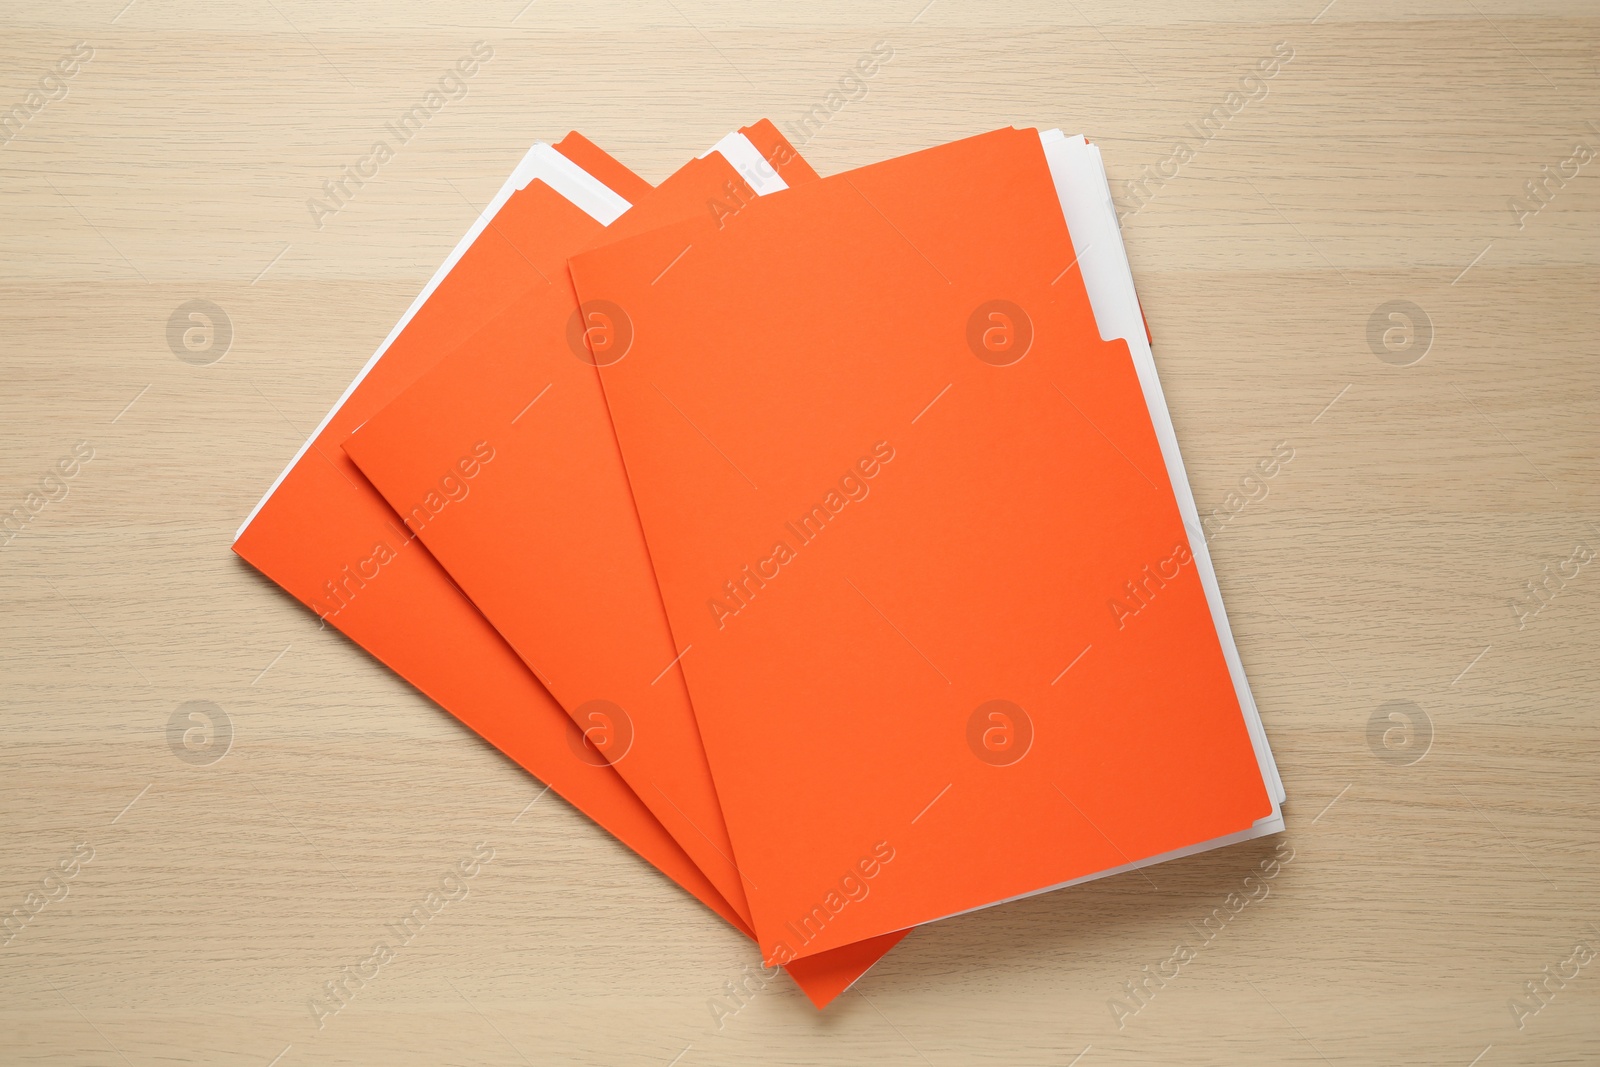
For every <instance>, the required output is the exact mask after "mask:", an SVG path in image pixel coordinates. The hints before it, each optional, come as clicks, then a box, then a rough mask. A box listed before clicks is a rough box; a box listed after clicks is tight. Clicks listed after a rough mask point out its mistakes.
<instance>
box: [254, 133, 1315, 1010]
mask: <svg viewBox="0 0 1600 1067" xmlns="http://www.w3.org/2000/svg"><path fill="white" fill-rule="evenodd" d="M234 547H235V550H236V551H237V552H238V553H239V554H240V555H241V556H243V557H244V558H245V559H247V560H249V561H250V562H251V563H252V564H254V565H255V566H256V567H258V568H259V569H260V570H261V571H262V572H263V573H265V574H266V575H267V576H269V577H270V578H272V579H273V580H274V581H276V582H277V583H278V584H280V585H281V586H283V587H284V588H285V589H286V590H287V591H289V592H290V593H291V594H292V595H294V596H295V597H297V598H298V599H300V600H301V601H302V602H303V603H305V604H307V605H308V606H309V607H311V608H312V609H313V610H315V611H316V612H317V613H318V614H319V615H321V616H323V618H324V619H325V620H327V621H328V622H329V623H331V624H332V625H334V626H335V627H337V628H338V629H340V630H341V631H343V632H344V633H345V634H346V635H347V636H349V637H350V638H352V639H353V640H355V641H356V642H357V643H359V644H361V645H362V646H363V647H364V648H366V649H367V650H368V651H369V652H371V653H372V654H373V655H375V656H376V657H377V658H379V659H380V660H382V661H383V662H384V663H386V664H387V665H389V666H390V667H391V668H393V669H394V670H395V671H397V672H399V673H400V674H401V675H402V676H404V677H405V678H406V679H408V680H409V681H411V682H412V683H413V684H414V685H416V686H417V687H418V688H419V689H420V690H422V691H423V692H424V693H426V694H427V695H428V696H430V697H431V698H433V699H434V700H435V701H437V702H438V703H439V704H440V705H441V706H442V707H444V708H445V709H446V710H447V711H449V712H451V713H452V714H453V715H455V716H456V717H457V718H459V719H460V720H461V721H462V722H463V723H465V724H466V725H467V726H469V727H470V728H472V729H473V730H476V731H477V732H478V733H479V734H481V735H482V736H483V737H484V738H486V739H487V740H488V741H490V742H491V743H493V744H494V745H495V746H497V747H498V748H500V749H501V750H502V751H503V752H505V753H506V754H507V755H509V756H510V757H511V758H512V759H514V760H516V761H517V762H518V763H519V764H521V765H522V766H523V767H525V768H526V769H528V770H529V771H530V772H531V773H532V774H534V775H535V776H537V777H538V778H540V779H542V780H543V781H545V782H546V783H547V784H548V785H549V786H550V787H551V788H554V789H555V790H556V791H557V792H558V793H560V794H561V795H562V796H564V797H565V798H566V799H567V800H569V801H570V802H571V803H572V804H574V805H575V806H576V807H578V808H579V809H580V810H582V811H584V812H585V813H586V814H588V815H589V816H590V817H591V818H593V819H594V820H595V821H596V822H597V823H599V824H600V825H601V826H603V827H605V828H606V829H607V830H609V831H611V833H612V834H614V835H615V836H616V837H617V838H618V839H619V840H621V841H622V842H623V843H624V844H626V845H628V846H629V847H631V848H633V849H634V850H635V851H636V852H638V853H639V855H641V856H642V857H644V858H645V859H646V860H648V861H649V862H650V863H652V864H654V865H655V866H656V867H657V868H658V869H659V870H660V871H661V872H662V873H663V874H665V875H666V876H667V877H668V878H671V879H672V880H673V881H676V882H677V883H678V884H679V885H680V886H682V887H683V888H684V889H686V890H688V891H689V892H690V893H691V894H693V895H694V896H696V897H698V898H699V899H700V900H701V901H702V902H703V903H704V904H706V905H707V906H708V907H710V908H711V909H712V910H714V911H716V912H717V913H718V914H719V915H721V916H722V917H723V918H724V919H726V920H727V921H728V922H730V923H732V924H733V925H734V926H735V927H737V928H738V929H740V930H741V931H743V932H744V933H745V934H747V935H749V936H750V937H752V938H753V939H754V940H755V941H756V942H757V944H758V946H759V949H760V956H761V960H762V962H763V965H764V966H767V967H777V966H782V967H784V968H785V969H787V971H788V972H789V974H790V975H791V976H792V977H793V978H794V980H795V982H796V983H797V984H798V985H799V986H800V988H801V989H802V990H804V992H805V993H806V995H807V996H808V997H810V998H811V1000H812V1001H813V1002H814V1003H815V1004H816V1005H817V1006H818V1007H822V1006H824V1005H825V1004H827V1003H828V1001H830V1000H831V999H833V998H834V997H836V996H837V995H838V994H839V993H841V992H842V991H843V990H844V989H845V988H847V987H848V986H849V985H850V984H851V983H852V982H853V981H855V980H856V979H857V978H858V977H860V975H861V974H863V973H864V972H865V971H866V970H867V969H868V968H869V967H870V966H871V965H872V964H873V963H875V962H876V961H877V960H878V959H879V958H880V957H881V956H882V955H883V954H884V953H885V952H887V951H888V950H889V949H890V948H891V947H893V945H894V944H896V943H897V942H898V941H899V940H900V939H901V938H902V937H904V936H905V934H906V932H907V931H908V930H909V929H910V928H911V927H913V926H917V925H920V924H923V923H928V922H933V921H935V920H937V919H941V918H944V917H947V916H951V915H956V914H960V913H962V912H966V911H972V910H975V909H979V908H984V907H987V906H989V905H992V904H998V903H1002V902H1004V901H1007V900H1012V899H1016V898H1018V897H1022V896H1027V895H1030V894H1033V893H1038V892H1043V891H1046V890H1049V889H1054V888H1059V887H1061V886H1065V885H1069V884H1072V883H1074V882H1079V881H1084V880H1087V879H1091V878H1098V877H1103V876H1105V875H1109V874H1114V873H1118V872H1120V871H1125V870H1128V869H1131V868H1134V867H1140V866H1144V865H1147V864H1150V863H1156V862H1160V861H1161V860H1164V859H1170V858H1173V857H1176V856H1180V855H1186V854H1189V853H1192V852H1197V851H1201V850H1204V849H1208V848H1215V847H1218V846H1221V845H1226V844H1230V843H1233V842H1237V841H1242V840H1247V839H1250V838H1253V837H1258V836H1262V835H1265V834H1270V833H1274V832H1277V831H1279V830H1281V829H1282V828H1283V822H1282V817H1281V814H1280V805H1281V804H1282V802H1283V799H1284V793H1283V786H1282V783H1281V781H1280V780H1279V777H1278V774H1277V770H1276V768H1275V766H1274V764H1273V761H1272V755H1271V752H1270V750H1269V748H1268V746H1267V742H1266V736H1265V733H1264V731H1263V729H1262V726H1261V721H1260V718H1259V715H1258V714H1257V711H1256V707H1255V704H1254V702H1253V700H1252V699H1251V696H1250V690H1249V686H1248V683H1247V682H1246V679H1245V676H1244V671H1243V667H1242V665H1241V662H1240V658H1239V654H1238V651H1237V649H1236V647H1235V645H1234V642H1233V638H1232V634H1231V632H1230V630H1229V627H1228V622H1227V617H1226V614H1225V612H1224V609H1223V604H1222V600H1221V595H1220V592H1219V590H1218V585H1217V581H1216V576H1215V573H1214V572H1213V570H1212V566H1211V561H1210V557H1209V555H1208V554H1207V552H1206V546H1205V542H1204V539H1203V537H1202V536H1201V533H1200V524H1199V518H1198V514H1197V511H1196V508H1195V504H1194V500H1193V497H1192V495H1191V494H1190V491H1189V487H1188V481H1187V478H1186V476H1185V474H1184V470H1183V465H1182V460H1181V459H1180V457H1179V453H1178V446H1177V441H1176V438H1175V435H1174V433H1173V428H1172V422H1171V419H1170V418H1169V416H1168V413H1167V408H1166V403H1165V400H1164V399H1163V397H1162V394H1161V387H1160V383H1159V381H1158V380H1157V376H1156V369H1155V364H1154V361H1153V359H1152V356H1151V352H1150V344H1149V338H1148V336H1147V334H1146V332H1145V329H1144V324H1143V317H1142V314H1141V312H1140V308H1139V303H1138V298H1137V296H1136V295H1135V293H1134V288H1133V281H1132V275H1131V273H1130V271H1129V269H1128V263H1127V259H1126V256H1125V254H1124V251H1123V245H1122V239H1121V235H1120V232H1119V230H1118V226H1117V220H1116V216H1115V213H1114V211H1113V209H1112V206H1111V201H1110V195H1109V188H1108V186H1107V183H1106V178H1105V172H1104V169H1103V167H1102V166H1101V163H1100V155H1099V152H1098V150H1097V149H1096V148H1095V146H1094V145H1092V144H1090V143H1089V142H1087V141H1086V140H1085V139H1084V138H1082V137H1067V136H1064V135H1062V134H1061V133H1060V132H1059V131H1056V130H1051V131H1045V132H1041V131H1038V130H1033V129H1027V130H1018V129H1003V130H998V131H995V132H993V133H988V134H984V135H981V136H978V137H972V138H969V139H967V140H963V141H958V142H954V143H951V144H947V145H943V146H940V147H936V148H931V149H928V150H926V151H922V152H917V153H913V154H911V155H908V156H903V157H900V158H897V159H892V160H888V161H886V162H883V163H877V164H873V165H871V166H867V167H863V168H860V169H858V170H853V171H848V172H845V173H841V174H837V175H833V176H830V177H826V178H823V177H819V176H818V175H817V173H816V172H815V171H814V170H813V169H812V168H811V167H810V166H809V165H808V164H807V163H806V162H805V161H804V160H803V159H802V158H801V157H800V155H799V154H798V152H796V151H795V149H794V147H793V146H792V145H790V144H789V143H788V142H787V141H786V140H784V138H783V137H782V136H781V134H779V132H778V131H777V130H776V129H775V128H774V127H773V126H772V125H771V123H769V122H766V121H762V122H758V123H756V124H754V125H752V126H749V127H745V128H744V129H742V130H739V131H737V132H735V133H732V134H729V135H728V136H727V137H726V138H724V139H723V140H722V141H720V142H718V144H717V145H716V146H714V147H713V149H712V150H711V151H709V152H707V153H706V154H705V155H703V156H700V157H697V158H695V159H692V160H690V161H689V162H688V163H687V164H686V165H685V166H684V167H683V168H682V169H680V170H679V171H677V172H676V173H674V174H673V175H671V176H670V177H668V178H667V179H666V180H665V181H663V182H662V183H661V184H660V185H659V186H656V187H654V188H652V187H650V186H649V185H648V184H646V183H645V182H644V181H642V180H641V179H639V178H638V177H636V176H634V175H633V174H632V173H630V172H629V171H628V170H627V169H625V168H624V167H623V166H622V165H621V164H619V163H618V162H617V161H615V160H614V159H612V158H611V157H610V156H608V155H606V154H605V153H604V152H602V151H601V150H600V149H599V148H597V147H596V146H595V145H593V144H592V143H590V142H589V141H587V140H585V139H584V138H582V137H581V136H580V135H578V134H576V133H573V134H569V135H568V136H567V137H566V138H564V139H563V140H562V141H560V142H559V143H557V144H555V145H553V146H551V145H544V144H539V145H536V146H535V147H534V148H533V149H532V150H530V151H529V153H528V155H527V156H526V157H525V158H524V160H523V161H522V163H521V165H519V166H518V168H517V170H516V172H515V173H514V174H513V175H512V177H511V179H510V180H509V181H508V182H507V183H506V185H505V187H504V188H503V189H502V190H501V192H500V194H499V195H498V196H497V197H496V198H495V200H494V201H493V202H492V203H491V204H490V205H489V207H488V208H487V209H486V210H485V211H484V212H483V213H482V215H481V216H480V219H479V222H478V225H477V226H475V227H474V229H473V230H472V231H471V232H469V233H468V235H467V236H466V237H465V238H464V239H463V240H462V242H461V243H460V245H459V246H458V247H457V248H456V250H455V251H454V252H453V253H452V255H451V256H450V258H449V259H448V260H447V261H446V263H445V264H444V266H442V267H441V268H440V270H439V272H438V273H437V274H436V275H435V276H434V278H433V280H432V281H430V283H429V284H428V286H427V287H426V288H425V289H424V291H423V293H422V294H421V295H420V296H419V297H418V298H417V300H416V302H415V303H413V305H412V307H411V308H410V310H409V311H408V312H407V313H406V315H405V317H404V318H402V320H401V322H400V323H399V325H397V326H396V327H395V329H394V331H393V332H392V333H391V334H390V335H389V337H388V338H387V339H386V340H385V341H384V343H383V344H382V345H381V346H380V347H379V349H378V352H377V354H376V355H374V356H373V357H372V359H371V360H370V361H368V363H367V365H366V366H365V367H364V368H363V370H362V371H361V373H360V374H359V375H358V376H357V378H356V381H355V382H354V383H352V385H351V386H350V388H349V389H348V390H347V391H346V393H345V395H344V397H343V398H341V399H340V401H339V402H338V404H337V405H336V406H335V407H334V410H333V411H332V412H331V413H330V414H329V415H328V417H327V419H326V420H324V422H323V425H322V426H321V427H320V428H319V429H318V430H317V432H316V435H315V436H314V437H313V438H312V439H311V440H310V441H308V442H307V443H306V445H305V446H304V448H302V450H301V453H300V455H299V456H297V457H296V458H295V460H294V462H293V463H292V464H291V465H290V467H289V469H288V470H286V471H285V472H284V473H283V475H281V476H280V477H279V479H278V481H277V483H276V484H274V485H273V487H272V489H271V490H270V491H269V492H268V494H267V496H266V497H265V498H264V499H263V500H262V502H261V503H260V504H259V505H257V507H256V510H255V511H254V512H253V513H252V514H251V516H250V517H249V518H248V519H247V520H246V522H245V525H244V527H243V528H242V529H241V530H240V533H239V537H238V540H237V541H236V543H235V546H234Z"/></svg>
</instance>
